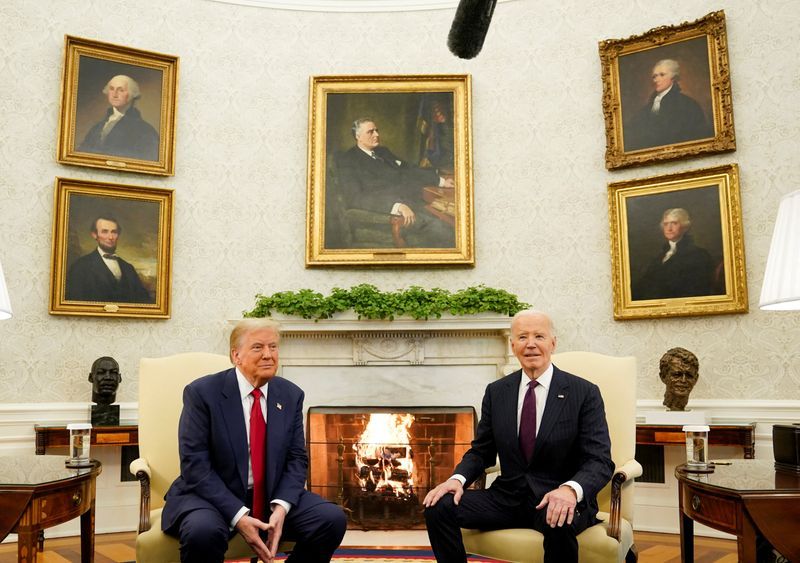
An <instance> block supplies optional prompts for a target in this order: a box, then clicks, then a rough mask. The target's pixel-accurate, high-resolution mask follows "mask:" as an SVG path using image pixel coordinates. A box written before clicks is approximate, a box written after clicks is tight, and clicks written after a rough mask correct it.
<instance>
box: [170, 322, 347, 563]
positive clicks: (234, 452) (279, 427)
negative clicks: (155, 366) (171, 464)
mask: <svg viewBox="0 0 800 563" xmlns="http://www.w3.org/2000/svg"><path fill="white" fill-rule="evenodd" d="M279 339H280V329H279V326H278V324H277V323H275V322H273V321H269V320H265V319H246V320H244V321H241V322H240V323H239V324H237V325H236V327H235V328H234V329H233V332H232V333H231V340H230V349H231V360H232V361H233V363H234V364H235V367H234V368H233V369H228V370H225V371H222V372H219V373H215V374H212V375H207V376H205V377H202V378H200V379H198V380H196V381H194V382H192V383H190V384H189V385H187V386H186V389H185V390H184V393H183V412H182V413H181V418H180V423H179V424H180V425H179V429H178V442H179V448H180V458H181V475H180V476H179V477H178V478H177V479H176V480H175V482H174V483H173V484H172V486H171V487H170V489H169V491H167V495H166V497H165V498H166V504H165V506H164V510H163V512H162V517H161V528H162V530H164V532H166V533H168V534H171V535H175V536H178V537H179V538H180V542H181V561H184V562H192V563H196V562H214V563H219V562H221V561H222V560H223V555H224V553H225V550H226V549H227V546H228V540H229V539H230V537H231V536H233V535H234V533H236V532H238V533H239V534H241V535H242V536H243V537H244V539H245V540H246V541H247V543H248V544H249V545H250V546H251V547H252V548H253V550H254V551H255V553H256V554H257V555H258V557H259V558H260V559H261V560H262V561H265V562H266V561H272V559H273V558H274V557H275V552H276V550H277V547H278V542H279V541H280V540H281V538H284V539H287V540H292V541H295V542H297V543H296V544H295V547H294V550H293V552H292V554H291V555H290V556H289V559H288V560H287V561H290V562H302V563H315V562H320V563H322V562H327V561H330V559H331V556H332V555H333V552H334V551H335V550H336V548H337V547H338V546H339V544H340V543H341V541H342V537H343V536H344V532H345V529H346V518H345V515H344V512H343V511H342V509H341V508H340V507H339V506H337V505H336V504H334V503H331V502H329V501H326V500H325V499H323V498H322V497H320V496H319V495H316V494H314V493H311V492H309V491H306V490H305V488H304V485H305V481H306V473H307V469H308V455H307V453H306V448H305V438H304V435H303V397H304V394H303V391H302V390H301V389H300V388H299V387H297V386H296V385H295V384H294V383H291V382H290V381H287V380H286V379H284V378H282V377H275V374H276V372H277V370H278V344H279Z"/></svg>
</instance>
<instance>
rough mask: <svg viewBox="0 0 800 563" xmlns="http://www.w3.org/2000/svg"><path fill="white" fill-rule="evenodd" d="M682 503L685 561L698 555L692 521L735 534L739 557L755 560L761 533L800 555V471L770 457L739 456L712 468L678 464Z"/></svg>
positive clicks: (787, 554) (793, 557) (787, 553)
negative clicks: (693, 469)
mask: <svg viewBox="0 0 800 563" xmlns="http://www.w3.org/2000/svg"><path fill="white" fill-rule="evenodd" d="M675 477H676V478H677V479H678V502H679V506H680V527H681V561H694V522H700V523H701V524H705V525H706V526H710V527H712V528H714V529H716V530H722V531H723V532H728V533H729V534H735V535H736V536H737V547H738V552H739V554H738V560H739V561H741V562H743V563H751V562H752V563H755V561H756V559H757V554H756V545H757V543H758V541H757V540H758V538H759V537H763V538H764V539H766V540H767V541H768V542H769V543H770V544H771V545H772V546H773V547H774V548H775V549H777V550H778V551H779V552H780V553H781V554H782V555H783V556H784V557H787V558H788V559H789V560H790V561H800V535H798V533H797V532H798V530H800V475H797V474H794V473H784V472H781V471H777V470H775V468H774V465H773V461H772V460H755V459H750V460H748V459H737V460H732V461H731V462H730V464H729V465H720V464H718V465H717V466H716V467H715V468H714V471H713V472H711V473H695V472H691V471H688V470H687V469H686V465H685V464H682V465H679V466H678V467H677V468H676V469H675Z"/></svg>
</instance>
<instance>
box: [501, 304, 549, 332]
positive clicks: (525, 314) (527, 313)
mask: <svg viewBox="0 0 800 563" xmlns="http://www.w3.org/2000/svg"><path fill="white" fill-rule="evenodd" d="M521 317H544V318H545V319H547V321H548V323H550V332H551V333H552V334H553V336H555V334H556V325H555V323H553V319H552V318H550V315H548V314H547V313H543V312H542V311H537V310H535V309H525V310H523V311H519V312H518V313H517V314H515V315H514V317H513V318H512V319H511V326H512V327H513V326H514V322H515V321H516V320H517V319H519V318H521Z"/></svg>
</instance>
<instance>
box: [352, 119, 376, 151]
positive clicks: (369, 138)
mask: <svg viewBox="0 0 800 563" xmlns="http://www.w3.org/2000/svg"><path fill="white" fill-rule="evenodd" d="M356 143H357V144H358V146H359V147H361V148H362V149H364V150H368V151H371V150H375V147H377V146H378V145H380V144H381V135H380V133H378V126H377V125H375V123H373V122H372V121H365V122H364V123H362V124H361V125H359V126H358V130H357V131H356Z"/></svg>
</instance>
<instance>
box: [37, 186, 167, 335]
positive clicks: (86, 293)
mask: <svg viewBox="0 0 800 563" xmlns="http://www.w3.org/2000/svg"><path fill="white" fill-rule="evenodd" d="M54 209H55V216H54V218H53V247H52V259H51V264H52V271H51V276H50V313H51V314H53V315H94V316H110V317H153V318H162V319H163V318H169V316H170V288H171V285H172V190H170V189H165V188H149V187H144V186H128V185H121V184H110V183H107V182H90V181H87V180H70V179H66V178H57V179H56V185H55V205H54Z"/></svg>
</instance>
